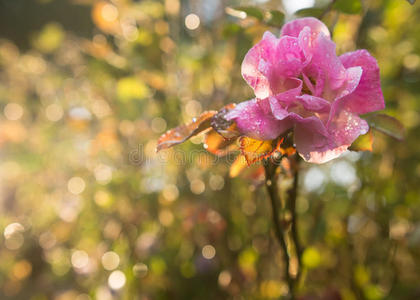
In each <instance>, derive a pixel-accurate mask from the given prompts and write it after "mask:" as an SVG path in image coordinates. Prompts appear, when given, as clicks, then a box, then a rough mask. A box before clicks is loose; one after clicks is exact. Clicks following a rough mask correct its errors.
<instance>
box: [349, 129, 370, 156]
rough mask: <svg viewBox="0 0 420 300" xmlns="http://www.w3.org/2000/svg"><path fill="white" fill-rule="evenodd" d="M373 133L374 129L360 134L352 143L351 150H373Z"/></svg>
mask: <svg viewBox="0 0 420 300" xmlns="http://www.w3.org/2000/svg"><path fill="white" fill-rule="evenodd" d="M372 145H373V134H372V130H369V131H368V133H366V134H364V135H360V136H359V137H358V138H357V139H356V140H355V141H354V142H353V144H351V146H350V148H349V150H352V151H372V150H373V147H372Z"/></svg>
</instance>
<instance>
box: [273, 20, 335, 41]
mask: <svg viewBox="0 0 420 300" xmlns="http://www.w3.org/2000/svg"><path fill="white" fill-rule="evenodd" d="M306 26H307V27H309V28H310V29H311V33H312V35H314V36H317V35H318V34H319V33H321V32H322V33H323V34H324V35H325V36H326V37H328V38H329V37H330V31H329V30H328V27H327V26H325V24H324V23H322V22H321V21H320V20H318V19H316V18H312V17H307V18H300V19H296V20H293V21H290V22H288V23H286V24H284V26H283V28H282V30H281V36H284V35H288V36H293V37H298V36H299V34H300V32H301V31H302V29H303V28H304V27H306Z"/></svg>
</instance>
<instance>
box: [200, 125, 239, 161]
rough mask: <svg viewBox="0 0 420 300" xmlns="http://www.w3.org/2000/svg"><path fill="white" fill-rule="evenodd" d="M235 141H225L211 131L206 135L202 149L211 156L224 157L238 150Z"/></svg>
mask: <svg viewBox="0 0 420 300" xmlns="http://www.w3.org/2000/svg"><path fill="white" fill-rule="evenodd" d="M235 141H236V139H235V138H233V139H226V138H224V137H223V136H221V135H220V134H218V133H217V132H216V131H215V130H214V129H212V130H210V131H209V132H208V133H207V134H206V140H205V142H204V148H205V149H206V150H207V151H209V152H210V153H212V154H215V155H217V156H224V155H227V154H229V153H230V152H232V151H235V150H239V148H238V146H237V145H236V143H235Z"/></svg>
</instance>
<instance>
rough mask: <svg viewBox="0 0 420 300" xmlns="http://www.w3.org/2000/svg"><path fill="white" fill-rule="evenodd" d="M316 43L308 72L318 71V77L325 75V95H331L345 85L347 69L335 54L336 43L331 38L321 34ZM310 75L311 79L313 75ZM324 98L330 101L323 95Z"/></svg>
mask: <svg viewBox="0 0 420 300" xmlns="http://www.w3.org/2000/svg"><path fill="white" fill-rule="evenodd" d="M314 43H315V46H314V47H313V49H312V60H311V63H310V68H308V71H309V72H310V73H314V71H318V75H319V74H322V75H324V78H325V80H326V82H325V86H324V94H325V93H326V94H327V95H329V92H331V91H333V90H336V89H338V88H340V87H341V86H342V85H343V83H344V81H345V79H346V69H345V68H344V66H343V64H342V63H341V61H340V59H339V58H338V57H337V55H336V53H335V43H334V42H333V41H331V40H330V39H329V37H326V36H324V35H323V34H322V33H321V34H319V35H318V38H317V39H316V40H315V42H314ZM307 74H308V73H307ZM308 75H309V76H310V77H311V74H308ZM323 98H326V99H328V97H326V95H323ZM331 100H332V99H331Z"/></svg>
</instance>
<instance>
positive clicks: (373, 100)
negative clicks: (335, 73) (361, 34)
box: [340, 50, 385, 114]
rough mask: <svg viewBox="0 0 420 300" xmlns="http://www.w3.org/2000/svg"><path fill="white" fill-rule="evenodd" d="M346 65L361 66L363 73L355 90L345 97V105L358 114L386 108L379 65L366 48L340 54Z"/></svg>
mask: <svg viewBox="0 0 420 300" xmlns="http://www.w3.org/2000/svg"><path fill="white" fill-rule="evenodd" d="M340 60H341V62H342V63H343V65H344V67H346V68H350V67H354V66H360V67H362V69H363V74H362V77H361V79H360V82H359V85H358V86H357V88H356V89H355V91H354V92H353V93H351V94H349V95H348V96H346V97H345V99H343V101H344V102H346V103H345V107H346V108H347V109H348V110H350V111H352V112H354V113H357V114H365V113H368V112H372V111H377V110H381V109H384V108H385V102H384V96H383V94H382V90H381V82H380V75H379V66H378V63H377V62H376V59H375V58H374V57H373V56H371V55H370V54H369V52H368V51H366V50H357V51H354V52H349V53H346V54H343V55H341V56H340Z"/></svg>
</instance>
